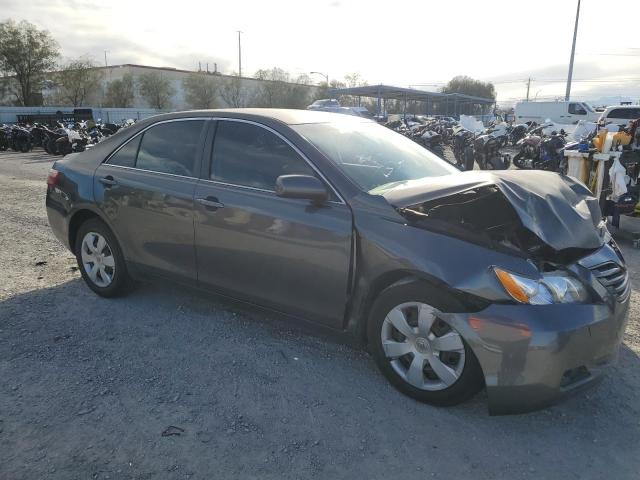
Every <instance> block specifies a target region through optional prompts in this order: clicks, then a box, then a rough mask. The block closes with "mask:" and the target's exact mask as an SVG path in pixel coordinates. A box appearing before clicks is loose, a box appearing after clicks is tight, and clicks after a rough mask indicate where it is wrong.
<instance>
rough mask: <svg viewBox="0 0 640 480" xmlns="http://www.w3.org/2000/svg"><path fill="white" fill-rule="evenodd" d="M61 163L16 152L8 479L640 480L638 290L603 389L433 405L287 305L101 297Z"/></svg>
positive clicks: (155, 288) (6, 403)
mask: <svg viewBox="0 0 640 480" xmlns="http://www.w3.org/2000/svg"><path fill="white" fill-rule="evenodd" d="M51 162H52V157H49V156H47V155H45V154H42V153H37V152H34V153H31V154H18V153H14V152H5V153H0V219H1V220H0V222H1V223H0V225H1V226H2V228H1V229H0V269H1V272H2V277H1V278H2V280H1V283H0V479H7V480H19V479H40V478H47V479H65V480H66V479H88V478H98V479H107V478H111V479H156V478H158V479H164V478H170V479H174V478H175V479H179V478H194V479H196V478H197V479H210V478H225V479H226V478H273V479H283V478H356V477H357V478H391V477H393V478H396V479H404V478H411V479H413V478H474V479H514V478H531V479H536V478H545V479H546V478H562V479H573V478H575V479H602V478H615V479H617V480H620V479H631V478H638V472H639V471H640V460H639V458H640V442H639V440H640V403H639V402H638V394H639V393H640V361H639V359H638V353H639V352H640V329H639V323H638V309H639V303H638V302H639V299H640V297H639V296H638V292H637V290H635V289H634V292H633V295H632V299H631V301H632V306H631V319H630V323H629V327H628V329H627V334H626V337H625V341H624V345H623V348H622V352H621V358H620V362H619V365H618V366H617V367H616V368H615V369H613V370H612V372H611V374H610V375H609V377H608V378H606V379H605V380H604V382H603V383H602V384H600V385H599V386H598V387H597V388H595V389H593V390H591V391H589V392H588V393H587V394H586V395H585V394H583V395H580V396H578V397H575V398H572V399H570V400H569V401H566V402H564V403H562V404H560V405H557V406H554V407H552V408H549V409H547V410H544V411H540V412H536V413H531V414H527V415H519V416H507V417H490V416H488V415H487V411H486V396H485V395H484V394H483V393H481V394H479V395H478V396H477V397H476V398H474V399H473V400H472V401H470V402H468V403H466V404H464V405H461V406H458V407H455V408H449V409H441V408H435V407H430V406H427V405H423V404H420V403H417V402H415V401H413V400H411V399H409V398H407V397H404V396H402V395H401V394H399V393H398V392H397V391H395V390H394V389H393V388H392V387H391V386H389V385H388V384H387V382H386V381H385V380H384V379H383V377H382V375H380V374H378V372H377V371H376V368H375V366H374V364H373V361H372V360H371V359H370V358H369V356H368V355H367V354H366V353H364V352H362V351H360V350H358V349H356V348H354V347H350V346H348V345H345V344H344V343H343V342H340V341H339V340H338V339H336V338H333V337H332V336H329V335H327V334H319V333H317V332H311V331H309V329H308V328H306V327H302V326H300V325H295V324H292V323H291V322H287V321H285V320H284V319H282V318H279V317H278V316H277V315H273V314H265V313H263V312H261V311H256V310H248V309H246V308H243V307H239V306H238V305H235V304H232V303H229V302H224V301H221V300H220V299H217V298H215V297H213V296H211V297H207V296H206V295H202V294H198V293H193V292H190V291H186V290H177V289H175V288H173V287H172V286H169V285H143V286H140V287H138V288H137V289H136V290H135V291H134V292H133V293H132V294H130V295H129V296H127V297H126V298H122V299H117V300H105V299H101V298H98V297H97V296H96V295H94V294H93V293H92V292H91V291H90V290H89V289H88V288H87V287H85V286H84V284H83V283H82V281H81V279H80V275H79V273H78V272H77V271H76V268H75V260H74V258H73V257H72V256H71V254H70V253H69V252H67V251H66V250H64V248H63V247H62V246H61V245H60V244H59V243H58V242H57V241H56V240H55V238H54V237H53V235H52V233H51V232H50V231H49V228H48V225H47V220H46V214H45V209H44V190H45V176H46V173H47V171H48V169H49V167H50V165H51ZM622 249H623V251H624V253H625V254H626V256H627V260H628V262H629V265H630V270H631V273H632V278H633V280H634V281H635V285H640V278H638V277H639V276H640V251H638V250H634V249H632V248H631V247H630V246H629V245H627V244H623V245H622Z"/></svg>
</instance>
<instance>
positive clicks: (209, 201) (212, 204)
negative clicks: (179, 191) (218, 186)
mask: <svg viewBox="0 0 640 480" xmlns="http://www.w3.org/2000/svg"><path fill="white" fill-rule="evenodd" d="M197 201H198V203H199V204H200V205H203V206H205V207H206V208H210V209H212V210H217V209H219V208H224V203H221V202H219V201H218V199H217V198H216V197H206V198H198V199H197Z"/></svg>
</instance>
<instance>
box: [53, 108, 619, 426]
mask: <svg viewBox="0 0 640 480" xmlns="http://www.w3.org/2000/svg"><path fill="white" fill-rule="evenodd" d="M47 184H48V188H47V200H46V202H47V212H48V217H49V223H50V225H51V228H52V229H53V231H54V233H55V234H56V236H57V237H58V238H59V239H60V241H62V242H63V243H64V244H65V245H66V246H68V248H69V249H70V250H71V251H72V252H73V253H74V254H75V255H76V257H77V260H78V265H79V268H80V271H81V272H82V276H83V278H84V280H85V281H86V283H87V285H88V286H89V288H91V289H92V290H93V291H94V292H96V293H97V294H98V295H101V296H104V297H113V296H116V295H121V294H124V293H126V292H127V291H128V286H129V281H130V280H131V279H137V280H143V279H146V278H150V277H161V278H164V279H167V280H169V281H173V282H180V283H182V284H187V285H192V286H194V287H197V288H200V289H204V290H206V291H210V292H215V293H217V294H222V295H226V296H229V297H232V298H235V299H238V300H241V301H244V302H249V303H252V304H255V305H259V306H261V307H264V308H269V309H272V310H276V311H279V312H282V313H284V314H286V315H288V316H290V317H291V318H292V319H294V320H296V319H297V320H300V319H305V320H309V321H312V322H315V323H317V324H320V325H323V326H326V327H328V328H331V329H334V330H338V331H341V332H345V333H347V334H349V335H351V336H352V337H354V338H355V339H357V340H358V341H359V342H361V343H363V344H364V345H366V346H367V348H368V349H369V351H370V352H371V353H372V355H373V358H374V359H375V361H376V363H377V365H378V367H379V368H380V370H381V371H382V373H383V374H384V375H385V376H386V377H387V378H388V380H389V381H390V382H391V383H392V384H393V385H394V386H395V387H396V388H398V390H400V391H401V392H403V393H405V394H407V395H409V396H411V397H413V398H415V399H417V400H420V401H423V402H426V403H430V404H434V405H453V404H456V403H459V402H461V401H464V400H466V399H468V398H469V397H471V396H472V395H474V394H475V393H476V392H478V391H479V390H480V389H482V388H483V387H485V386H486V389H487V393H488V403H489V410H490V412H491V413H496V414H499V413H513V412H523V411H528V410H532V409H536V408H541V407H544V406H546V405H549V404H551V403H553V402H555V401H557V400H558V399H560V398H563V397H564V396H566V395H567V394H569V393H572V392H576V391H578V390H580V389H582V388H583V387H586V386H589V385H592V384H594V383H595V382H596V381H597V380H598V379H599V378H600V377H601V375H602V373H603V372H604V371H605V370H606V367H607V366H608V365H609V364H611V362H613V361H614V359H615V357H616V354H617V350H618V347H619V344H620V341H621V336H622V334H623V331H624V327H625V323H626V318H627V309H628V304H629V296H630V291H631V287H630V285H629V280H628V274H627V271H626V267H625V263H624V260H623V258H622V255H621V254H620V251H619V250H618V248H617V246H616V244H615V242H614V241H613V240H612V239H611V237H610V235H609V233H608V231H607V229H606V225H605V223H604V222H603V221H602V215H601V214H600V209H599V206H598V203H597V201H596V199H594V198H593V197H591V196H590V193H589V191H588V190H587V189H586V188H585V187H584V186H583V185H582V184H580V183H578V182H576V181H574V180H572V179H571V178H570V177H563V176H560V175H557V174H554V173H549V172H534V171H531V172H521V171H502V172H462V173H461V172H458V171H457V170H456V169H455V168H454V167H452V166H451V165H450V164H449V163H447V162H446V161H444V160H442V159H440V158H438V157H436V156H434V155H433V154H431V153H430V152H429V151H427V150H425V149H424V148H422V147H421V146H419V145H418V144H416V143H414V142H412V141H411V140H409V139H407V138H405V137H403V136H401V135H399V134H397V133H395V132H392V131H390V130H388V129H386V128H385V127H382V126H379V125H377V124H375V123H374V122H371V121H369V120H365V119H362V118H358V117H350V116H346V115H338V114H332V113H325V112H313V111H297V110H268V109H240V110H208V111H192V112H180V113H172V114H166V115H159V116H155V117H152V118H149V119H147V120H144V121H141V122H139V123H137V124H135V125H134V126H132V127H129V128H127V129H124V130H122V131H120V132H118V133H117V134H116V135H113V136H112V137H110V138H109V139H107V140H106V141H104V142H102V143H100V144H98V145H97V146H95V147H93V148H92V149H91V150H89V151H86V152H83V153H80V154H72V155H68V156H67V157H65V158H64V159H62V160H59V161H57V162H56V163H55V164H54V165H53V168H52V170H51V172H50V174H49V177H48V180H47Z"/></svg>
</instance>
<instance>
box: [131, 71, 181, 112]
mask: <svg viewBox="0 0 640 480" xmlns="http://www.w3.org/2000/svg"><path fill="white" fill-rule="evenodd" d="M138 83H139V88H140V95H141V96H142V98H144V99H145V100H146V101H147V103H148V104H149V105H150V106H151V108H157V109H158V110H164V109H166V108H169V106H170V104H171V97H172V96H173V95H174V94H175V88H173V85H171V82H170V81H169V79H168V78H166V77H164V76H162V74H160V73H145V74H143V75H140V78H139V79H138Z"/></svg>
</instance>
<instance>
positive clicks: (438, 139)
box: [420, 130, 444, 158]
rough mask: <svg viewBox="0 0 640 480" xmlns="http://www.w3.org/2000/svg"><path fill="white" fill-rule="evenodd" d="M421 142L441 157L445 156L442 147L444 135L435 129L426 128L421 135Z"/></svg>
mask: <svg viewBox="0 0 640 480" xmlns="http://www.w3.org/2000/svg"><path fill="white" fill-rule="evenodd" d="M420 143H421V144H422V146H423V147H424V148H426V149H427V150H429V151H430V152H431V153H434V154H436V155H437V156H438V157H440V158H444V148H443V147H442V135H440V134H439V133H437V132H434V131H433V130H425V131H424V132H423V133H422V134H421V135H420Z"/></svg>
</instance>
